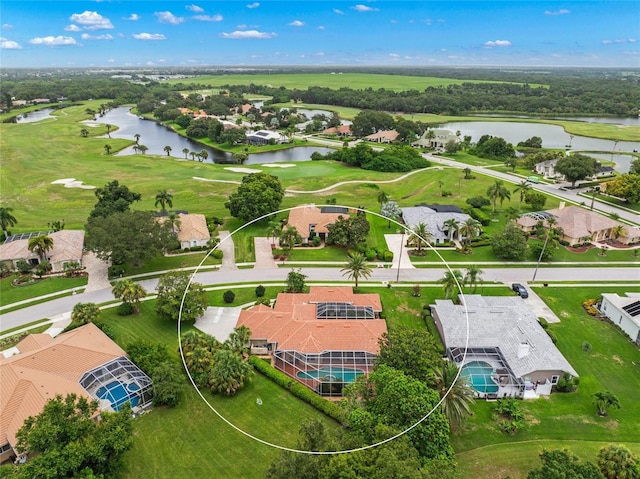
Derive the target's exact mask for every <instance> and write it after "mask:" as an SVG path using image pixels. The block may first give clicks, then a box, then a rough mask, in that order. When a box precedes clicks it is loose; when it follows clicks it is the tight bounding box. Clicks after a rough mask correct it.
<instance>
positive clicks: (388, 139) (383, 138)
mask: <svg viewBox="0 0 640 479" xmlns="http://www.w3.org/2000/svg"><path fill="white" fill-rule="evenodd" d="M398 135H399V133H398V132H397V131H396V130H382V131H377V132H376V133H373V134H372V135H368V136H365V137H364V139H365V140H367V141H373V142H375V143H393V142H394V141H396V138H398Z"/></svg>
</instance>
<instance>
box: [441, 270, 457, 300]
mask: <svg viewBox="0 0 640 479" xmlns="http://www.w3.org/2000/svg"><path fill="white" fill-rule="evenodd" d="M439 282H440V283H442V287H443V289H444V296H445V298H447V299H450V296H453V293H455V291H457V290H459V289H460V284H461V283H462V272H461V271H460V270H459V269H454V270H451V271H446V272H445V273H444V278H442V279H440V281H439Z"/></svg>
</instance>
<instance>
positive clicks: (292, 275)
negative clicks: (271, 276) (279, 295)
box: [287, 269, 307, 293]
mask: <svg viewBox="0 0 640 479" xmlns="http://www.w3.org/2000/svg"><path fill="white" fill-rule="evenodd" d="M306 277H307V276H306V275H304V274H302V273H301V272H300V270H297V271H296V270H294V269H292V270H291V271H289V274H288V275H287V293H302V292H304V280H305V278H306Z"/></svg>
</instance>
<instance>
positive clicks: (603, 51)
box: [0, 0, 640, 68]
mask: <svg viewBox="0 0 640 479" xmlns="http://www.w3.org/2000/svg"><path fill="white" fill-rule="evenodd" d="M0 23H1V30H0V47H1V48H0V65H1V66H2V67H4V68H8V67H88V66H94V67H125V66H126V67H145V66H200V65H247V66H251V65H298V64H299V65H419V66H442V65H456V66H457V65H487V66H489V65H491V66H493V65H497V66H504V65H517V66H592V67H640V45H639V44H638V37H640V2H638V1H637V0H627V1H599V2H589V1H573V2H557V1H538V2H531V1H501V0H493V1H491V2H486V1H480V0H478V1H473V0H471V1H465V2H459V1H444V0H442V1H365V0H356V1H353V2H343V1H331V0H322V1H320V0H317V1H304V0H298V1H277V0H275V1H274V0H269V1H255V2H253V1H250V0H245V1H236V0H226V1H193V2H191V1H188V2H183V1H162V0H158V1H144V0H143V1H133V0H121V1H117V0H100V1H64V0H63V1H60V0H49V1H30V0H0Z"/></svg>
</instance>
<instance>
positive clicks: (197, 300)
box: [156, 271, 209, 321]
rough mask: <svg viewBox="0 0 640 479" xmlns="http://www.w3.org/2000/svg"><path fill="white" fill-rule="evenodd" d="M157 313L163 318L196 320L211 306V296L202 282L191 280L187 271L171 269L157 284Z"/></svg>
mask: <svg viewBox="0 0 640 479" xmlns="http://www.w3.org/2000/svg"><path fill="white" fill-rule="evenodd" d="M156 291H157V292H158V297H157V299H156V313H157V314H158V316H159V317H160V318H162V319H168V320H172V321H178V320H180V321H195V320H196V319H197V318H199V317H200V316H202V315H203V314H204V312H205V310H206V309H207V307H208V306H209V297H208V296H207V293H206V292H205V290H204V287H203V286H202V285H201V284H200V283H196V282H191V283H190V274H189V273H187V272H186V271H169V272H168V273H166V274H165V275H163V276H162V277H161V278H160V280H159V281H158V285H157V286H156Z"/></svg>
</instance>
